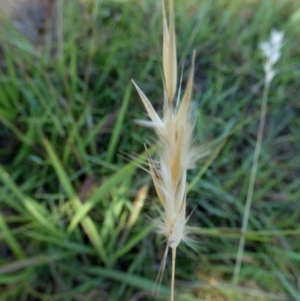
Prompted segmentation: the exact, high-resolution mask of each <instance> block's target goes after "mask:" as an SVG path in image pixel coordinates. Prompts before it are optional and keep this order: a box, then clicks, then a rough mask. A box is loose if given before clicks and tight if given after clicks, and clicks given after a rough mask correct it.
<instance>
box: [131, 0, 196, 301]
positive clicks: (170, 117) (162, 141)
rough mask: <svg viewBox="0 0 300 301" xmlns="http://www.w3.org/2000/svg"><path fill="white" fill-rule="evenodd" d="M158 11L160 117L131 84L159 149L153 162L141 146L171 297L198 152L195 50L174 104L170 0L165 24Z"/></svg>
mask: <svg viewBox="0 0 300 301" xmlns="http://www.w3.org/2000/svg"><path fill="white" fill-rule="evenodd" d="M162 11H163V73H164V110H163V117H162V118H161V117H160V116H159V114H158V113H157V112H156V111H155V110H154V108H153V106H152V105H151V102H150V101H149V100H148V98H147V97H146V95H145V94H144V93H143V92H142V90H141V89H140V88H139V87H138V86H137V84H136V83H135V82H134V81H133V84H134V86H135V87H136V90H137V92H138V94H139V95H140V98H141V100H142V102H143V104H144V106H145V108H146V111H147V113H148V115H149V118H150V121H139V123H140V124H142V125H145V126H149V127H152V128H154V129H155V131H156V133H157V135H158V138H159V146H160V150H159V152H158V157H159V159H158V163H157V164H155V163H154V161H153V159H152V158H151V156H150V154H149V152H148V150H147V147H146V146H145V148H146V152H147V157H148V164H149V170H150V173H151V176H152V180H153V183H154V186H155V189H156V192H157V195H158V198H159V200H160V203H161V204H162V206H163V209H164V210H163V211H162V212H161V215H162V221H158V222H157V225H156V227H157V230H158V232H159V233H161V234H163V235H164V236H165V237H166V241H167V247H166V251H165V253H164V257H163V261H162V265H161V268H160V271H159V274H158V279H157V280H158V282H159V283H160V282H161V278H162V274H163V271H164V268H165V264H166V257H167V252H168V249H169V247H170V248H171V249H172V280H171V300H173V299H174V277H175V259H176V248H177V246H178V245H179V243H180V242H181V240H185V235H186V234H187V232H188V230H187V228H186V221H187V219H186V190H187V181H186V176H187V170H188V169H190V168H192V167H193V166H194V163H195V160H196V159H197V156H198V155H197V149H196V148H194V147H193V146H192V136H193V129H194V120H193V118H191V116H190V113H191V112H190V111H191V97H192V88H193V80H194V65H195V52H194V53H193V57H192V63H191V69H190V74H189V78H188V83H187V86H186V90H185V93H184V95H183V97H182V99H181V101H177V102H176V104H175V105H174V103H173V100H174V98H175V94H176V86H177V69H178V68H177V58H176V39H175V25H174V7H173V1H172V0H170V1H169V26H168V22H167V17H166V13H165V7H164V3H163V4H162ZM179 90H180V89H179ZM178 97H179V96H178Z"/></svg>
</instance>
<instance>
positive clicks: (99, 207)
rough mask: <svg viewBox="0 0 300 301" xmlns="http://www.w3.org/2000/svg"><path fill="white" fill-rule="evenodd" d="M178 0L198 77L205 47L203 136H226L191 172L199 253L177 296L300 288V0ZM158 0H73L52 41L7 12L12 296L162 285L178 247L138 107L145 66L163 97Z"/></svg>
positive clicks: (134, 295)
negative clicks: (271, 47) (265, 96)
mask: <svg viewBox="0 0 300 301" xmlns="http://www.w3.org/2000/svg"><path fill="white" fill-rule="evenodd" d="M177 2H178V1H177ZM177 2H176V1H175V9H176V10H175V11H176V23H177V27H176V30H177V41H178V54H179V55H180V57H179V60H180V65H183V66H184V77H183V85H185V83H186V78H187V72H188V68H187V66H189V65H190V60H191V57H190V54H191V53H192V50H193V49H196V53H197V57H196V66H195V71H196V72H195V87H194V103H195V110H194V114H195V115H197V123H196V133H195V135H196V137H195V139H196V140H197V141H198V142H199V143H210V144H211V153H210V155H209V156H208V157H207V158H205V159H204V160H202V161H201V162H200V163H199V165H198V168H197V169H196V170H194V171H193V173H192V174H191V175H190V177H189V194H188V195H189V199H188V211H189V212H192V210H193V209H194V211H193V214H192V215H191V218H190V225H193V226H195V227H197V228H198V230H197V231H196V232H197V233H195V234H197V236H196V240H197V241H198V245H197V246H196V249H197V250H198V253H196V252H194V251H193V250H190V249H188V248H185V247H184V246H181V247H180V248H179V251H178V257H177V260H178V264H177V269H176V279H178V282H177V288H178V291H180V294H179V295H178V298H177V300H299V295H300V292H299V291H300V288H299V279H300V264H299V261H300V256H299V254H298V252H299V248H300V227H299V225H300V211H299V199H300V190H299V187H300V156H299V153H300V105H299V104H300V103H299V92H300V68H299V67H300V65H299V62H300V51H299V49H300V47H299V41H300V38H299V37H300V29H299V26H298V24H299V22H300V5H299V4H298V2H297V1H292V0H290V1H287V0H284V1H283V0H282V1H275V0H274V1H269V0H263V1H238V0H231V1H225V0H217V1H201V3H200V2H199V1H196V0H194V1H192V0H190V1H186V3H185V4H183V3H181V2H180V4H179V3H177ZM159 5H160V1H146V0H143V1H133V2H132V1H131V2H130V3H129V1H82V3H81V4H80V3H76V2H75V1H74V2H73V1H72V4H71V3H69V2H68V3H65V4H63V5H61V6H60V7H59V16H58V17H59V20H60V23H59V24H60V25H59V26H58V27H57V28H56V29H55V32H54V33H52V34H51V35H48V34H46V35H45V36H44V38H43V39H42V41H34V42H32V41H29V40H28V39H27V38H26V37H25V36H24V35H23V34H21V33H20V32H19V31H17V30H15V29H14V28H13V27H12V26H9V24H6V26H2V28H1V34H0V47H1V53H0V57H1V58H0V64H1V72H0V81H1V85H0V121H1V126H0V154H1V156H0V163H1V165H0V182H1V185H0V196H1V198H0V208H1V210H0V300H20V301H22V300H85V301H88V300H151V299H153V298H154V297H151V296H150V292H151V290H152V289H153V288H154V286H155V283H154V279H155V277H156V274H157V271H158V269H159V264H160V261H161V258H162V256H163V251H164V247H163V246H162V241H161V240H160V239H159V238H157V237H156V235H151V230H152V225H151V222H150V220H149V222H148V221H147V218H146V217H147V216H150V217H152V216H154V215H155V212H156V210H157V208H156V205H155V204H156V199H155V193H154V191H153V187H152V185H151V179H150V176H149V175H146V174H145V173H144V172H143V171H141V170H139V168H138V167H137V164H140V163H141V161H142V160H145V156H144V153H143V152H144V151H143V141H144V140H146V141H152V140H151V139H153V136H151V134H150V136H149V133H150V132H149V131H148V130H147V129H144V128H141V127H140V126H138V125H136V124H135V123H134V122H133V120H134V119H139V118H141V117H144V115H143V114H144V110H143V108H142V105H141V103H140V101H139V99H138V95H137V94H136V93H135V92H133V89H132V85H131V83H130V79H131V78H135V79H137V82H138V84H139V85H140V86H141V87H142V89H143V91H144V92H145V93H146V94H147V95H148V96H149V98H150V99H151V100H152V101H153V103H154V106H155V107H156V109H157V110H158V111H160V110H161V109H162V108H160V104H161V103H162V101H161V98H162V87H161V86H159V85H158V83H161V61H160V57H161V38H162V37H161V34H160V33H161V26H162V24H161V11H160V6H159ZM272 28H277V29H278V30H283V31H284V32H285V45H284V47H283V51H282V57H281V58H280V61H279V63H278V64H277V69H278V70H279V73H278V75H277V76H276V77H275V79H274V81H273V83H272V85H271V90H270V96H269V107H268V114H267V124H266V127H265V133H264V140H263V145H262V154H261V157H260V161H259V167H258V174H257V180H256V186H255V192H254V197H253V202H252V207H251V214H250V220H249V229H248V232H247V234H246V246H245V253H244V257H243V263H242V269H241V273H240V277H239V282H238V285H237V286H233V285H232V284H231V282H232V277H233V272H234V266H235V260H236V256H237V250H238V243H239V238H240V234H239V233H240V229H241V224H242V219H243V212H244V206H245V199H246V193H247V188H248V182H249V176H250V169H251V163H252V158H253V151H254V145H255V140H256V133H257V127H258V123H259V114H260V104H261V99H262V89H263V77H264V74H263V66H262V63H263V58H262V55H261V52H260V50H259V49H258V44H259V43H260V42H261V41H263V40H266V39H267V38H268V37H269V33H270V30H271V29H272ZM128 154H129V156H130V158H129V159H128V156H127V155H128ZM131 156H132V157H133V159H131ZM169 272H170V271H169V270H168V268H167V271H166V274H167V275H168V273H169ZM161 291H162V295H163V294H165V296H166V297H165V299H166V298H167V295H168V290H167V288H166V287H164V286H162V289H161ZM143 298H144V299H143ZM161 299H162V300H164V297H162V298H161ZM157 300H159V298H157Z"/></svg>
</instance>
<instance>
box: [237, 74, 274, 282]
mask: <svg viewBox="0 0 300 301" xmlns="http://www.w3.org/2000/svg"><path fill="white" fill-rule="evenodd" d="M270 82H271V81H268V80H266V81H265V86H264V92H263V100H262V106H261V112H260V121H259V127H258V132H257V138H256V144H255V151H254V157H253V163H252V169H251V175H250V182H249V187H248V192H247V199H246V206H245V211H244V217H243V225H242V236H241V238H240V243H239V249H238V254H237V259H236V263H235V269H234V276H233V284H237V282H238V279H239V275H240V270H241V263H242V259H243V254H244V247H245V236H244V234H245V233H246V232H247V228H248V222H249V216H250V210H251V204H252V198H253V191H254V184H255V179H256V174H257V167H258V159H259V155H260V151H261V143H262V138H263V132H264V127H265V122H266V114H267V105H268V96H269V88H270Z"/></svg>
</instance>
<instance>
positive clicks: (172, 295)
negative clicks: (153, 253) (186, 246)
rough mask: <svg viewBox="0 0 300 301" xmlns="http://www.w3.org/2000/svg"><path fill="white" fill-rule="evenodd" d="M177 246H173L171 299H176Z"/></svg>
mask: <svg viewBox="0 0 300 301" xmlns="http://www.w3.org/2000/svg"><path fill="white" fill-rule="evenodd" d="M175 263H176V248H172V278H171V298H170V300H171V301H174V286H175V285H174V284H175Z"/></svg>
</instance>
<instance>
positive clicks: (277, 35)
mask: <svg viewBox="0 0 300 301" xmlns="http://www.w3.org/2000/svg"><path fill="white" fill-rule="evenodd" d="M283 37H284V33H283V32H281V31H277V30H272V31H271V35H270V40H269V41H265V42H262V43H261V44H260V49H261V50H262V52H263V54H264V55H265V57H266V62H265V64H264V70H265V76H266V81H267V82H269V83H270V82H271V81H272V79H273V78H274V76H275V74H276V71H275V69H274V65H275V64H276V63H277V61H278V59H279V58H280V55H281V51H280V49H281V47H282V46H283Z"/></svg>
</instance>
